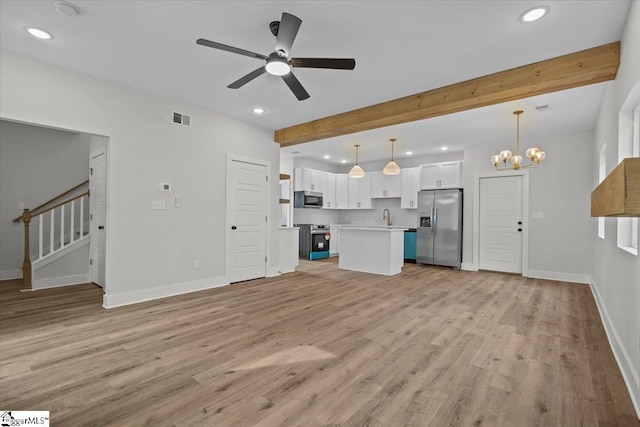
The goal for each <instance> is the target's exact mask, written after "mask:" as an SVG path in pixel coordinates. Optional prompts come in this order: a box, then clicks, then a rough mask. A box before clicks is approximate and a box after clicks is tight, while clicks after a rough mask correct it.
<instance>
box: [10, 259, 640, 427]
mask: <svg viewBox="0 0 640 427" xmlns="http://www.w3.org/2000/svg"><path fill="white" fill-rule="evenodd" d="M18 289H19V284H18V283H17V282H3V283H2V284H1V285H0V297H1V298H0V408H2V409H5V410H7V409H10V410H49V411H51V419H52V424H51V425H52V426H102V425H110V426H143V425H152V426H216V427H219V426H254V425H255V426H338V425H340V426H385V427H387V426H636V427H637V426H639V425H640V422H638V420H637V418H636V416H635V413H634V410H633V406H632V403H631V400H630V398H629V395H628V394H627V390H626V387H625V385H624V382H623V379H622V376H621V374H620V372H619V370H618V367H617V365H616V362H615V360H614V357H613V354H612V352H611V350H610V348H609V344H608V342H607V338H606V336H605V333H604V330H603V327H602V324H601V321H600V317H599V315H598V312H597V308H596V306H595V303H594V299H593V297H592V295H591V292H590V289H589V287H588V286H586V285H577V284H569V283H563V282H553V281H543V280H533V279H525V278H522V277H519V276H515V275H508V274H500V273H490V272H477V273H475V272H474V273H472V272H464V271H454V270H450V269H446V268H437V267H427V266H416V265H413V264H407V265H405V267H404V270H403V273H402V274H401V275H397V276H394V277H384V276H375V275H369V274H365V273H357V272H351V271H343V270H339V269H338V268H337V263H336V260H335V259H330V260H322V261H315V262H304V261H302V262H301V265H300V267H299V268H298V271H297V272H295V273H291V274H287V275H284V276H281V277H277V278H270V279H260V280H254V281H248V282H242V283H237V284H233V285H231V286H227V287H224V288H218V289H213V290H209V291H203V292H198V293H192V294H188V295H182V296H177V297H172V298H166V299H163V300H158V301H152V302H148V303H143V304H137V305H134V306H129V307H122V308H117V309H112V310H104V309H103V308H102V307H101V303H102V290H101V289H100V288H98V287H96V286H94V285H80V286H73V287H67V288H58V289H52V290H43V291H36V292H29V293H20V292H19V290H18Z"/></svg>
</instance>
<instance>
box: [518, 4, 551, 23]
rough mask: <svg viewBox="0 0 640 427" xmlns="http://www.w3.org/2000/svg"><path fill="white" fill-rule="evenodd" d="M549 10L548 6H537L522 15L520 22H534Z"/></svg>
mask: <svg viewBox="0 0 640 427" xmlns="http://www.w3.org/2000/svg"><path fill="white" fill-rule="evenodd" d="M548 12H549V7H548V6H536V7H534V8H531V9H529V10H527V11H526V12H524V13H523V14H522V15H520V22H533V21H537V20H538V19H540V18H542V17H543V16H545V15H546V14H547V13H548Z"/></svg>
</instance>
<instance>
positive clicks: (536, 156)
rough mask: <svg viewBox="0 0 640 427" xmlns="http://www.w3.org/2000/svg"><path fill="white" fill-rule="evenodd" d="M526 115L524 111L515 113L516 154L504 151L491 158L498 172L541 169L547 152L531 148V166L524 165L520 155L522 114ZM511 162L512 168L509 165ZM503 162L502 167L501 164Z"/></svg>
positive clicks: (527, 154) (527, 153) (529, 154)
mask: <svg viewBox="0 0 640 427" xmlns="http://www.w3.org/2000/svg"><path fill="white" fill-rule="evenodd" d="M522 113H524V111H522V110H517V111H514V112H513V114H515V116H516V154H515V155H514V154H513V153H511V151H509V150H502V151H501V152H500V154H496V155H494V156H491V163H493V165H494V166H495V167H496V169H497V170H501V171H503V170H514V169H515V170H520V169H526V168H530V167H532V166H535V167H539V166H540V162H542V161H543V160H544V158H545V152H544V151H542V150H541V149H539V148H538V147H531V148H529V149H528V150H527V152H526V156H527V157H528V158H529V160H530V161H531V162H530V163H529V164H526V165H523V164H522V156H521V155H520V114H522ZM508 161H511V166H509V165H508V164H507V162H508ZM500 162H502V165H501V164H500Z"/></svg>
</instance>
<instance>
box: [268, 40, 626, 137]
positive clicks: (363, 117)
mask: <svg viewBox="0 0 640 427" xmlns="http://www.w3.org/2000/svg"><path fill="white" fill-rule="evenodd" d="M619 65H620V42H614V43H609V44H606V45H603V46H598V47H594V48H591V49H587V50H582V51H579V52H574V53H570V54H568V55H563V56H558V57H556V58H552V59H548V60H545V61H540V62H536V63H533V64H529V65H524V66H522V67H518V68H512V69H510V70H506V71H500V72H498V73H494V74H489V75H487V76H483V77H478V78H476V79H472V80H467V81H464V82H461V83H456V84H452V85H449V86H444V87H441V88H438V89H433V90H429V91H426V92H422V93H417V94H415V95H410V96H406V97H403V98H398V99H394V100H391V101H387V102H383V103H380V104H375V105H371V106H369V107H364V108H360V109H357V110H353V111H348V112H346V113H341V114H336V115H334V116H329V117H325V118H322V119H318V120H313V121H311V122H307V123H301V124H298V125H295V126H290V127H287V128H283V129H279V130H276V131H275V133H274V141H275V142H277V143H279V144H280V146H281V147H286V146H289V145H296V144H302V143H305V142H310V141H317V140H319V139H325V138H332V137H335V136H341V135H347V134H350V133H355V132H362V131H366V130H370V129H377V128H381V127H385V126H391V125H397V124H401V123H407V122H412V121H415V120H423V119H428V118H431V117H437V116H443V115H446V114H452V113H457V112H459V111H465V110H471V109H474V108H480V107H485V106H488V105H494V104H499V103H502V102H508V101H513V100H516V99H522V98H528V97H531V96H536V95H541V94H544V93H550V92H557V91H560V90H565V89H571V88H575V87H580V86H586V85H590V84H594V83H600V82H604V81H607V80H613V79H615V77H616V73H617V71H618V66H619Z"/></svg>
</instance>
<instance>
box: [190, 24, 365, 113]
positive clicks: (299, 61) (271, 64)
mask: <svg viewBox="0 0 640 427" xmlns="http://www.w3.org/2000/svg"><path fill="white" fill-rule="evenodd" d="M300 24H302V20H301V19H300V18H298V17H297V16H294V15H291V14H290V13H286V12H285V13H283V14H282V18H281V19H280V21H273V22H272V23H271V24H269V28H270V29H271V33H272V34H273V35H274V36H276V47H275V50H274V51H273V52H272V53H270V54H269V55H268V56H265V55H261V54H259V53H255V52H251V51H248V50H244V49H240V48H237V47H233V46H227V45H226V44H222V43H217V42H212V41H210V40H206V39H198V40H197V41H196V43H197V44H199V45H201V46H207V47H212V48H214V49H220V50H226V51H227V52H231V53H237V54H240V55H245V56H249V57H251V58H256V59H262V60H263V61H265V62H266V64H265V65H263V66H262V67H260V68H257V69H255V70H253V71H252V72H250V73H249V74H247V75H246V76H244V77H241V78H239V79H238V80H236V81H235V82H233V83H231V84H230V85H229V86H227V87H228V88H230V89H238V88H240V87H242V86H244V85H245V84H247V83H249V82H250V81H251V80H253V79H255V78H256V77H258V76H261V75H262V74H264V73H265V72H266V73H269V74H272V75H274V76H280V77H282V80H284V82H285V83H286V84H287V86H289V89H291V91H292V92H293V94H294V95H295V96H296V98H298V101H302V100H305V99H307V98H309V93H308V92H307V91H306V90H305V89H304V87H302V85H301V84H300V82H299V81H298V79H297V78H296V76H294V75H293V73H292V72H291V68H292V67H301V68H328V69H333V70H353V69H354V68H355V66H356V60H355V59H353V58H349V59H347V58H291V57H290V55H291V46H292V45H293V41H294V40H295V38H296V35H297V34H298V29H299V28H300Z"/></svg>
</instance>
